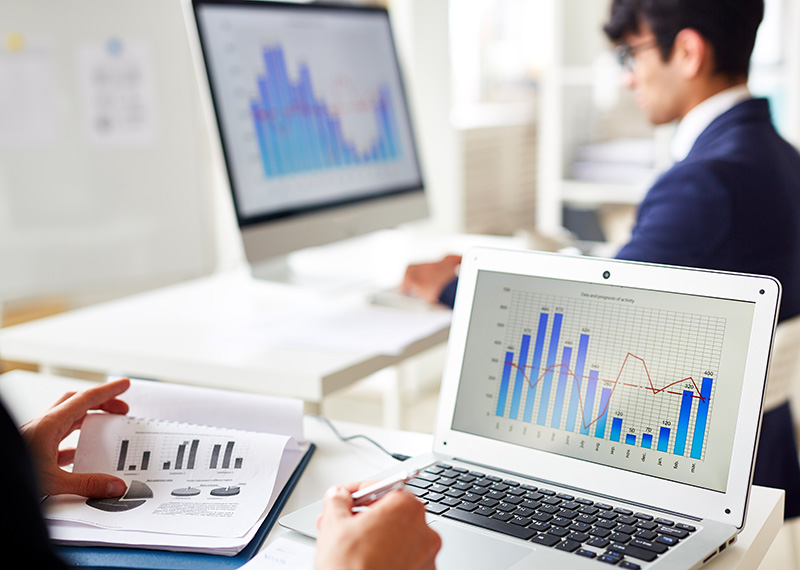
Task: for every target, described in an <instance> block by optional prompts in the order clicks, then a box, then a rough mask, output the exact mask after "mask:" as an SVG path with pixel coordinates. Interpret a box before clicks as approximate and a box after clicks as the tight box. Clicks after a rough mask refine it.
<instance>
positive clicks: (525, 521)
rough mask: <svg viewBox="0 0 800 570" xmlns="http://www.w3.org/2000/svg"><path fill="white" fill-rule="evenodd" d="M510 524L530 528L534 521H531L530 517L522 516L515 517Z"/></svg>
mask: <svg viewBox="0 0 800 570" xmlns="http://www.w3.org/2000/svg"><path fill="white" fill-rule="evenodd" d="M508 522H510V523H511V524H515V525H517V526H528V525H529V524H531V523H532V522H533V521H532V520H531V519H529V518H528V517H520V516H516V515H514V516H513V517H512V518H511V520H510V521H508Z"/></svg>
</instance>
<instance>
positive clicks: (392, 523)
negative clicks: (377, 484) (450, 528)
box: [315, 484, 442, 570]
mask: <svg viewBox="0 0 800 570" xmlns="http://www.w3.org/2000/svg"><path fill="white" fill-rule="evenodd" d="M358 488H359V485H358V484H350V485H344V486H341V487H332V488H331V489H329V490H328V492H327V493H326V494H325V506H324V508H323V511H322V515H320V517H319V520H318V521H317V527H318V528H319V531H320V532H319V537H318V538H317V556H316V561H315V568H316V570H344V569H346V570H373V569H375V568H381V569H383V570H433V569H434V568H435V560H436V553H437V552H439V549H440V548H441V546H442V540H441V538H439V535H438V534H436V532H434V531H433V530H431V529H430V528H428V525H427V524H426V523H425V507H424V506H423V505H422V503H421V502H420V501H418V500H417V498H416V497H415V496H414V495H412V494H411V493H408V492H406V491H392V492H391V493H389V494H387V495H386V496H384V497H383V498H381V499H379V500H378V501H377V502H375V503H373V504H372V505H371V506H370V507H369V508H367V509H366V510H365V511H362V512H358V513H353V512H352V509H353V499H352V498H351V497H350V494H351V493H352V492H353V491H355V490H357V489H358Z"/></svg>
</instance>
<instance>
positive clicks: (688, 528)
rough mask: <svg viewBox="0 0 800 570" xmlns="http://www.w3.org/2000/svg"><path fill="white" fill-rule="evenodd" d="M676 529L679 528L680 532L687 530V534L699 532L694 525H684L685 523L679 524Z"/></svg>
mask: <svg viewBox="0 0 800 570" xmlns="http://www.w3.org/2000/svg"><path fill="white" fill-rule="evenodd" d="M675 528H678V529H680V530H685V531H686V532H694V531H696V530H697V529H696V528H695V527H693V526H692V525H690V524H683V523H677V524H676V525H675Z"/></svg>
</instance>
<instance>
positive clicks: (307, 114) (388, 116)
mask: <svg viewBox="0 0 800 570" xmlns="http://www.w3.org/2000/svg"><path fill="white" fill-rule="evenodd" d="M263 59H264V66H265V69H266V73H265V75H263V76H260V77H258V78H257V84H258V95H259V96H258V99H256V100H253V101H252V102H251V104H250V107H251V114H252V119H253V127H254V129H255V133H256V138H257V139H258V144H259V149H260V151H261V161H262V164H263V168H264V174H265V175H266V176H267V177H275V176H285V175H288V174H296V173H301V172H311V171H315V170H321V169H330V168H338V167H342V166H351V165H355V164H363V163H369V162H376V161H391V160H395V159H397V158H399V157H400V156H401V154H402V147H401V145H400V138H399V132H398V128H397V124H396V122H395V112H394V108H393V101H392V94H391V91H390V90H389V88H388V87H387V86H385V85H382V86H380V87H379V88H378V89H377V94H376V97H375V98H374V100H373V101H370V102H369V103H368V104H369V105H370V106H371V110H372V115H373V118H374V120H375V124H376V126H377V135H376V137H375V139H374V140H373V141H372V142H371V145H370V146H369V147H368V148H367V149H365V150H362V151H359V150H358V149H356V147H355V145H354V144H353V143H352V142H350V141H348V140H346V139H345V136H344V134H343V132H342V124H341V119H340V118H339V117H337V116H335V115H334V114H332V112H331V111H330V109H329V108H328V105H327V104H326V103H325V102H324V101H322V100H319V99H317V98H316V96H315V95H314V88H313V85H312V81H311V73H310V71H309V68H308V65H307V64H306V63H301V64H299V66H298V79H297V81H296V82H295V83H293V82H292V81H291V79H290V77H289V72H288V70H287V68H286V58H285V57H284V53H283V49H282V48H281V47H267V48H264V51H263Z"/></svg>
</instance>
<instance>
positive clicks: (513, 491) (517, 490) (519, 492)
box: [506, 487, 527, 497]
mask: <svg viewBox="0 0 800 570" xmlns="http://www.w3.org/2000/svg"><path fill="white" fill-rule="evenodd" d="M525 493H527V491H526V490H525V489H523V488H522V487H511V488H510V489H509V490H508V491H506V494H507V495H513V496H514V497H522V496H523V495H524V494H525Z"/></svg>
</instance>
